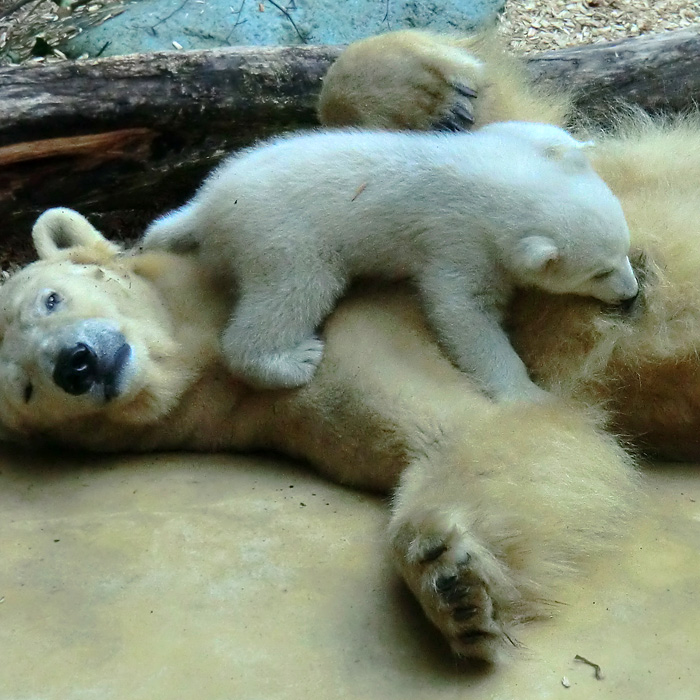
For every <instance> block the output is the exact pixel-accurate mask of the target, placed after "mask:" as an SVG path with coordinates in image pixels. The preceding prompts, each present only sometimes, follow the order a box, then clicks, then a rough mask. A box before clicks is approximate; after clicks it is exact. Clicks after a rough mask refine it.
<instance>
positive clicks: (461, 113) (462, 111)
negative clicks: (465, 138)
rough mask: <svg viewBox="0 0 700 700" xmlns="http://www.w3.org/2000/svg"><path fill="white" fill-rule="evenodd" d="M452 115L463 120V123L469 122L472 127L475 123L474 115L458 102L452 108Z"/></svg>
mask: <svg viewBox="0 0 700 700" xmlns="http://www.w3.org/2000/svg"><path fill="white" fill-rule="evenodd" d="M452 114H454V116H456V117H458V118H459V119H461V120H462V121H463V122H467V123H468V124H469V125H470V126H471V125H472V124H473V123H474V115H473V114H472V112H471V110H469V109H467V108H466V107H465V106H464V105H462V104H459V102H457V103H456V104H454V105H453V106H452Z"/></svg>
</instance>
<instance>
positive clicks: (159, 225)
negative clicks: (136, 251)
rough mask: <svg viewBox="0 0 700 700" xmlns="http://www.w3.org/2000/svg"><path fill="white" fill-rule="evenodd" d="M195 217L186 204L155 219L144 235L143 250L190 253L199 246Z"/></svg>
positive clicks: (190, 206) (191, 209) (189, 206)
mask: <svg viewBox="0 0 700 700" xmlns="http://www.w3.org/2000/svg"><path fill="white" fill-rule="evenodd" d="M197 230H198V225H197V216H196V212H195V211H194V207H193V206H192V205H191V204H186V205H185V206H184V207H180V208H179V209H175V210H174V211H171V212H170V213H168V214H164V215H163V216H161V217H160V218H158V219H156V220H155V221H154V222H153V223H152V224H151V225H150V226H149V227H148V228H147V229H146V233H144V235H143V238H142V239H141V246H142V247H143V248H144V250H168V251H170V252H172V253H190V252H192V251H194V250H195V249H196V248H197V246H198V245H199V238H198V236H197Z"/></svg>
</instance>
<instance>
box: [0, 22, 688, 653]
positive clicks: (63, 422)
mask: <svg viewBox="0 0 700 700" xmlns="http://www.w3.org/2000/svg"><path fill="white" fill-rule="evenodd" d="M470 51H476V52H479V53H480V55H481V57H482V59H483V62H484V73H483V75H482V76H480V77H478V79H477V77H475V75H474V73H473V71H472V68H473V65H474V60H473V59H472V58H470V56H471V54H470ZM385 79H386V80H385ZM468 86H471V88H473V89H474V90H476V91H477V92H478V95H479V96H478V98H477V99H476V100H473V99H472V98H470V97H469V96H468V95H469V94H470V89H467V87H468ZM467 101H468V102H467ZM470 110H471V115H472V117H473V119H474V120H475V121H476V123H477V124H482V123H485V122H487V121H489V120H493V119H534V120H549V121H553V122H557V123H561V122H562V121H563V119H564V117H565V112H566V106H565V105H564V104H563V103H558V102H557V101H555V100H552V99H550V98H548V97H546V96H542V95H538V94H537V93H536V92H535V91H533V90H532V89H531V88H529V87H527V84H526V82H525V81H524V80H523V76H522V75H521V74H520V72H519V71H518V69H517V66H513V65H511V64H510V63H509V62H508V61H504V60H502V59H501V58H499V57H498V55H497V53H495V52H494V51H493V50H492V49H491V48H490V47H489V45H488V44H483V43H480V42H478V41H473V40H468V41H466V42H464V43H463V44H460V43H459V42H451V41H445V40H441V39H439V38H434V37H431V36H428V35H424V34H420V33H407V34H399V35H386V36H385V37H382V38H379V39H371V40H368V41H367V42H365V43H363V44H359V45H357V46H355V47H353V48H351V49H349V50H348V52H347V53H346V54H345V57H343V58H341V59H340V60H339V62H338V63H337V64H336V67H335V69H334V70H332V71H331V74H330V75H329V78H328V79H327V81H326V83H325V89H324V96H323V101H322V114H323V115H325V118H326V119H327V120H328V121H335V122H340V121H343V120H345V121H346V122H347V121H351V122H357V123H362V124H367V125H372V124H380V125H383V126H392V125H395V126H415V127H427V126H429V125H430V124H432V123H434V122H440V121H442V122H443V123H445V122H448V123H449V122H454V120H455V119H457V118H460V119H466V118H467V117H468V116H469V111H470ZM594 164H595V167H596V169H597V171H598V172H599V173H600V174H601V175H602V176H603V177H604V179H606V181H607V182H608V184H609V185H610V186H611V188H612V189H613V191H614V192H615V194H616V195H617V196H618V197H619V198H620V200H621V202H622V205H623V208H624V210H625V213H626V216H627V218H628V221H629V224H630V229H631V234H632V243H633V249H634V257H633V260H634V263H635V265H636V269H637V274H638V277H639V279H640V283H641V284H640V286H641V294H640V296H639V298H638V300H637V302H636V303H635V304H634V305H633V306H632V307H631V308H629V309H627V310H624V311H623V310H618V311H611V310H610V309H608V308H606V307H604V306H602V305H601V304H600V303H598V302H595V301H592V300H587V299H580V298H575V297H568V298H567V297H551V296H547V295H545V294H539V293H538V294H535V293H530V294H522V295H520V296H519V297H518V298H517V299H516V301H515V303H514V305H513V306H512V308H511V318H510V324H511V330H512V333H511V337H512V339H513V341H514V343H515V344H516V347H517V349H518V351H519V352H520V354H521V355H522V357H523V358H525V360H526V362H527V364H528V365H529V367H530V369H531V371H532V375H533V377H534V378H536V379H537V381H538V382H540V383H541V385H542V386H544V387H547V388H549V389H551V390H552V391H554V392H555V393H557V394H559V395H560V396H561V397H562V398H561V400H560V402H559V403H557V402H553V404H552V405H549V404H542V405H532V406H528V407H527V410H524V409H523V406H522V405H519V404H498V405H497V404H494V403H492V402H491V401H490V400H488V399H486V398H484V397H483V396H482V395H481V394H479V392H477V391H476V390H475V388H474V386H473V385H472V384H471V383H470V381H469V379H468V378H467V377H466V376H465V375H463V374H461V373H459V372H458V371H457V370H456V369H455V368H454V367H453V366H452V365H451V364H450V363H449V362H448V361H447V360H446V359H445V357H444V356H443V355H442V354H441V352H440V351H439V349H438V347H437V345H436V344H435V342H434V340H433V338H432V336H431V334H430V333H429V332H428V331H427V330H426V327H425V325H424V322H423V318H422V316H421V314H420V313H419V311H418V307H417V304H416V300H415V296H414V295H413V294H412V292H411V290H409V289H407V288H405V287H403V286H400V285H396V286H378V287H376V288H370V287H367V286H364V287H363V288H362V289H356V290H354V291H353V292H352V293H351V294H350V295H349V296H348V298H347V299H346V300H344V301H343V302H342V303H341V305H340V307H339V308H338V309H337V310H336V311H335V313H334V314H333V315H332V316H331V318H330V319H329V321H328V322H327V324H326V326H325V329H324V335H325V342H326V346H325V353H324V359H323V361H322V363H321V365H320V367H319V369H318V371H317V373H316V375H315V377H314V379H313V381H312V382H311V383H310V384H309V385H307V386H305V387H304V388H302V389H298V390H294V391H277V392H257V391H253V390H251V389H249V388H247V387H246V386H244V385H243V384H242V383H240V382H239V381H238V380H237V379H236V378H235V377H233V376H231V375H230V374H229V373H228V371H227V370H226V369H225V368H224V365H223V363H222V362H221V358H220V355H219V349H218V335H219V333H220V331H221V329H222V328H223V325H224V323H225V322H226V319H227V311H228V309H229V307H230V303H231V300H230V299H228V298H226V297H225V296H224V295H223V293H222V292H221V289H220V287H217V286H216V285H215V284H214V282H213V280H211V279H209V278H208V277H207V276H206V275H205V274H204V272H203V271H202V270H201V269H200V268H198V266H197V263H196V261H195V260H193V259H192V258H189V257H187V256H185V255H181V256H177V255H173V254H168V253H162V252H161V253H156V252H153V253H148V254H144V253H142V252H139V251H138V249H136V250H134V251H131V252H128V253H126V254H122V253H120V252H119V250H118V249H117V247H116V246H114V245H113V244H111V243H109V242H107V241H106V240H105V239H104V238H103V237H102V236H100V235H99V234H98V233H97V232H96V231H95V230H94V229H93V228H92V227H91V226H90V225H89V224H88V223H87V222H86V221H85V220H84V219H83V218H82V217H80V216H79V215H77V214H75V213H73V212H70V211H67V210H53V211H50V212H48V213H46V214H44V216H43V217H42V218H41V219H40V220H39V222H38V223H37V225H36V227H35V231H34V237H35V243H36V247H37V251H38V253H39V256H40V258H41V260H40V261H38V262H36V263H33V264H32V265H29V266H28V267H26V268H25V269H24V270H22V271H20V272H18V273H17V274H16V275H14V276H13V277H12V278H11V279H10V280H9V281H8V282H7V283H6V284H5V285H4V286H3V287H2V289H0V334H1V335H2V344H1V345H0V417H1V418H2V425H3V426H4V429H5V431H6V432H7V434H8V436H9V437H15V438H17V439H20V440H21V439H24V440H27V441H30V442H32V443H36V442H40V441H46V442H55V443H62V444H68V445H72V446H75V447H82V448H86V449H93V450H155V449H165V448H183V449H198V450H224V449H227V450H247V449H254V448H273V449H277V450H279V451H281V452H283V453H285V454H289V455H293V456H298V457H302V458H304V459H306V460H308V461H309V462H310V463H311V464H313V465H314V466H315V468H317V469H318V470H319V471H320V472H322V473H324V474H326V475H327V476H328V477H329V478H332V479H334V480H336V481H338V482H342V483H346V484H354V485H357V486H361V487H365V488H369V489H374V490H377V491H382V492H388V491H390V490H392V489H395V490H394V499H393V502H392V515H391V520H390V523H389V529H388V539H389V542H390V544H391V551H392V552H393V557H394V559H395V561H396V564H397V567H398V570H399V572H400V573H401V575H402V577H403V578H404V580H405V581H406V583H407V584H408V586H409V587H410V588H411V590H412V591H413V592H414V594H415V595H416V597H417V599H418V600H419V602H420V604H421V606H422V607H423V609H424V610H425V613H426V615H427V616H428V617H429V618H430V619H431V620H432V621H433V623H434V624H435V625H436V626H437V627H438V629H439V630H440V631H441V632H442V634H443V635H444V636H445V638H446V639H447V641H448V642H449V644H450V646H451V648H452V649H453V650H454V651H455V652H456V653H458V654H461V655H464V656H468V657H480V658H486V659H494V658H495V657H496V656H497V655H498V653H499V650H500V649H502V648H505V647H507V644H504V641H507V640H509V639H512V638H514V636H513V631H514V628H515V627H516V625H517V624H518V623H520V622H523V621H525V620H528V619H531V618H532V617H533V616H537V615H538V614H539V613H540V612H542V610H543V606H545V607H546V600H547V599H556V591H557V586H558V583H559V581H561V577H562V576H575V575H577V574H576V571H577V569H576V565H577V563H578V562H579V561H580V559H581V558H582V557H584V558H585V557H590V556H593V555H594V554H595V553H596V552H597V551H599V547H600V546H603V545H605V544H606V543H607V542H609V541H610V539H611V538H612V537H613V536H614V535H615V534H616V533H617V532H619V531H620V530H621V529H622V528H623V523H622V522H621V517H622V516H623V515H624V514H625V511H626V510H627V507H628V503H629V497H630V495H632V494H633V493H634V492H635V484H636V478H635V472H634V469H633V466H632V465H631V463H630V460H629V458H628V457H627V455H626V454H625V452H624V451H623V450H622V449H621V448H620V447H619V446H618V444H617V442H616V440H615V439H614V438H613V437H611V436H610V435H609V434H608V433H606V432H605V431H604V430H602V429H601V427H600V425H599V424H598V422H599V421H601V420H603V414H602V407H605V408H606V409H608V410H609V425H611V426H613V427H614V428H615V430H616V431H620V432H623V433H624V434H625V435H626V436H627V437H628V438H630V439H632V440H634V441H636V443H637V445H639V446H641V447H644V448H647V449H650V450H654V451H656V452H658V453H661V454H665V455H667V456H687V457H691V456H692V457H698V456H700V444H699V442H698V437H697V436H698V435H700V410H699V409H700V405H699V404H700V362H699V361H698V352H697V348H698V346H700V280H699V277H700V276H699V275H698V271H699V270H700V248H699V247H698V246H697V241H698V240H700V222H698V219H697V211H698V210H700V194H699V193H698V189H697V187H696V185H695V183H696V182H698V177H699V176H700V122H698V121H697V120H694V119H686V120H684V121H681V122H678V123H676V124H672V125H667V126H664V125H655V124H653V123H652V122H650V121H645V120H640V121H639V123H637V124H631V125H630V126H629V127H628V128H626V130H623V132H622V133H621V134H619V135H617V136H611V137H609V138H606V139H604V140H603V141H602V143H601V144H600V145H599V147H598V149H597V153H596V156H595V163H594ZM546 610H547V612H548V613H549V612H551V608H549V607H546ZM516 635H517V632H516Z"/></svg>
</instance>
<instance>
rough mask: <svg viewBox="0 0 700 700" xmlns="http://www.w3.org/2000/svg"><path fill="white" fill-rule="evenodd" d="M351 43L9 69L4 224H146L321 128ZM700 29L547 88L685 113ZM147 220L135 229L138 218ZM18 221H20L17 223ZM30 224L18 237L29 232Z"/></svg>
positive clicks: (577, 67)
mask: <svg viewBox="0 0 700 700" xmlns="http://www.w3.org/2000/svg"><path fill="white" fill-rule="evenodd" d="M341 48H342V47H324V46H317V47H306V46H305V47H293V48H290V47H282V48H278V47H275V48H261V47H241V48H233V49H218V50H208V51H193V52H185V53H182V52H168V53H160V54H144V55H135V56H124V57H114V58H106V59H98V60H93V61H79V62H71V61H67V62H58V63H53V64H45V65H25V66H19V67H14V68H5V69H0V216H2V217H3V221H4V222H5V231H8V230H9V231H10V232H12V229H15V230H17V232H18V233H19V232H20V231H21V233H22V235H26V230H27V226H28V222H29V221H30V220H31V219H32V218H33V217H34V216H35V215H36V214H37V213H38V212H40V211H41V210H43V209H45V208H46V207H49V206H56V205H65V206H72V207H75V208H77V209H79V210H81V211H83V212H84V213H95V212H111V214H110V216H108V217H107V220H106V221H103V222H101V225H102V226H104V227H105V228H106V230H107V231H108V232H110V231H113V230H114V223H115V221H116V222H123V221H124V217H123V214H122V213H123V211H124V210H131V211H136V212H139V216H140V220H139V218H138V217H137V220H136V222H135V224H134V225H140V224H141V223H142V222H143V221H146V220H147V219H148V218H150V217H151V216H152V215H153V214H154V213H156V212H158V211H162V210H164V209H166V208H167V207H170V206H173V205H175V204H178V203H180V202H181V201H182V200H184V199H185V198H186V197H187V196H189V195H190V194H191V192H192V191H193V190H194V188H195V187H196V184H197V183H198V182H199V181H200V180H201V178H202V177H203V175H204V174H205V173H206V172H207V171H208V170H209V169H210V168H211V167H212V166H213V165H214V163H215V162H216V161H217V160H218V159H219V158H220V157H221V156H222V155H223V154H224V153H226V152H228V151H230V150H233V149H236V148H239V147H242V146H244V145H247V144H249V143H250V142H251V141H253V140H254V139H256V138H259V137H261V136H265V135H268V134H270V133H273V132H279V131H280V130H282V129H289V128H299V127H303V126H307V125H310V124H313V123H315V112H314V108H315V102H316V98H317V94H318V91H319V89H320V84H321V78H322V76H323V74H324V73H325V72H326V70H327V68H328V67H329V65H330V64H331V62H332V61H333V60H334V59H335V58H336V57H337V55H338V54H339V53H340V51H341ZM699 54H700V31H697V30H696V31H691V30H685V31H677V32H671V33H668V34H664V35H660V36H656V37H648V38H638V39H631V40H626V41H621V42H615V43H612V44H605V45H594V46H587V47H582V48H575V49H566V50H560V51H556V52H547V53H543V54H540V55H536V56H534V57H532V58H530V59H529V62H528V65H529V68H530V70H531V71H532V73H533V75H534V76H535V77H536V78H537V79H538V80H540V81H549V82H553V83H560V84H562V85H565V86H566V87H572V86H573V87H574V88H575V89H576V90H577V91H578V92H579V94H580V100H579V101H580V105H581V107H582V108H584V109H585V110H586V111H588V112H592V113H600V112H601V111H604V108H605V106H606V105H607V104H608V103H609V102H610V101H612V100H615V99H619V98H622V99H625V100H628V101H631V102H634V103H636V104H638V105H640V106H642V107H644V108H646V109H650V110H659V109H669V110H683V109H688V108H692V107H694V105H695V101H697V100H699V99H700V64H698V62H697V58H696V57H697V56H698V55H699ZM130 223H132V224H133V223H134V222H130ZM13 224H14V225H13ZM18 229H19V230H18Z"/></svg>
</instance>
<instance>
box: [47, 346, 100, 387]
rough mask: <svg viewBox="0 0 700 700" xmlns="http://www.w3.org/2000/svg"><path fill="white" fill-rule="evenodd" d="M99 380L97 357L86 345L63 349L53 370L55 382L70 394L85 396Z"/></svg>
mask: <svg viewBox="0 0 700 700" xmlns="http://www.w3.org/2000/svg"><path fill="white" fill-rule="evenodd" d="M96 379H97V355H95V352H94V351H93V350H92V348H90V347H89V346H87V345H85V343H76V344H75V345H74V346H73V347H70V348H63V350H61V352H59V353H58V360H57V361H56V367H55V368H54V370H53V380H54V382H55V383H56V384H57V385H58V386H60V387H61V389H63V391H65V392H67V393H69V394H75V395H77V394H85V393H87V392H88V391H90V389H91V388H92V386H93V384H94V383H95V381H96Z"/></svg>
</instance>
